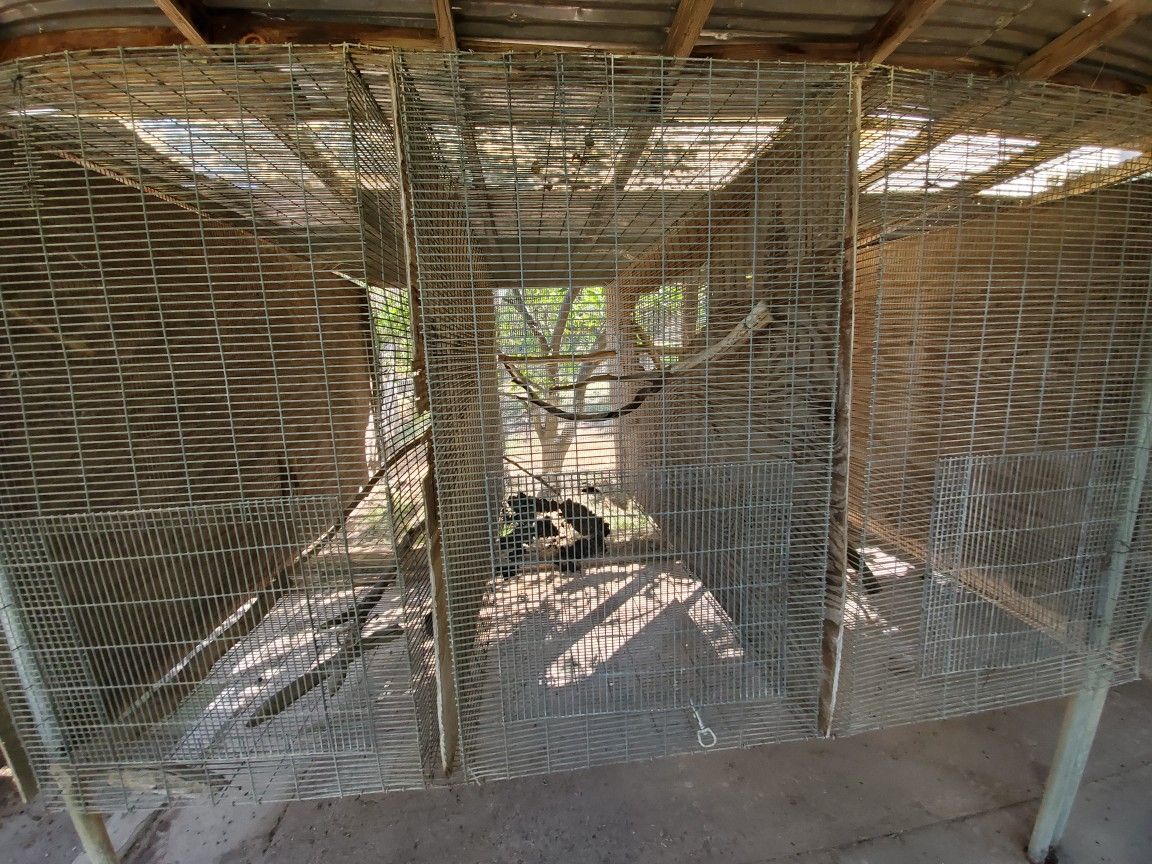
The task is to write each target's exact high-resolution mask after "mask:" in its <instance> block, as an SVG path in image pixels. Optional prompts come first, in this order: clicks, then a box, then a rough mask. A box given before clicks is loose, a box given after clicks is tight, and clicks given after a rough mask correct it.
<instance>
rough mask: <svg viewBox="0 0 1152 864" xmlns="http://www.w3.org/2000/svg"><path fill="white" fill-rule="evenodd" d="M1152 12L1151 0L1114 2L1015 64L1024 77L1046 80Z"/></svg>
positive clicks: (1121, 0) (1119, 0) (1017, 72)
mask: <svg viewBox="0 0 1152 864" xmlns="http://www.w3.org/2000/svg"><path fill="white" fill-rule="evenodd" d="M1150 12H1152V0H1112V2H1111V3H1109V4H1108V5H1107V6H1105V7H1104V8H1102V9H1099V10H1097V11H1096V12H1093V13H1092V14H1091V15H1089V16H1088V17H1087V18H1084V19H1083V20H1081V21H1080V22H1079V23H1077V24H1076V25H1075V26H1074V27H1071V28H1069V29H1068V30H1065V31H1064V32H1063V33H1061V34H1060V35H1059V36H1057V37H1056V38H1055V39H1053V40H1052V41H1051V42H1049V43H1048V44H1047V45H1045V46H1044V47H1043V48H1041V49H1040V50H1039V51H1037V52H1036V53H1035V54H1032V55H1031V56H1029V57H1025V58H1024V59H1023V60H1021V61H1020V62H1019V63H1018V64H1017V65H1016V70H1015V71H1016V74H1017V75H1018V76H1019V77H1021V78H1026V79H1029V80H1033V81H1043V80H1045V79H1047V78H1051V77H1052V76H1053V75H1055V74H1056V73H1057V72H1060V71H1061V70H1063V69H1066V68H1067V67H1069V66H1071V65H1072V64H1073V63H1075V62H1076V61H1077V60H1079V59H1081V58H1083V57H1086V56H1087V55H1088V54H1091V53H1092V52H1093V51H1095V50H1096V49H1097V48H1099V47H1100V46H1101V45H1103V44H1104V43H1105V42H1107V41H1109V40H1110V39H1114V38H1115V37H1116V36H1119V35H1120V34H1121V33H1122V32H1124V30H1126V29H1128V27H1130V26H1131V25H1132V24H1134V23H1135V22H1136V21H1138V20H1140V19H1141V18H1142V17H1144V16H1145V15H1147V14H1149V13H1150Z"/></svg>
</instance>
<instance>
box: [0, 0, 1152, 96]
mask: <svg viewBox="0 0 1152 864" xmlns="http://www.w3.org/2000/svg"><path fill="white" fill-rule="evenodd" d="M1107 3H1108V0H947V2H945V3H943V4H942V5H941V6H940V7H939V8H938V9H937V10H936V11H935V12H934V13H933V14H932V16H931V17H930V18H929V20H928V21H927V22H926V23H925V24H924V25H923V26H921V27H920V28H919V29H918V30H917V31H916V32H914V33H913V34H912V36H911V37H909V38H908V40H907V41H906V42H904V43H903V44H902V45H901V46H900V47H899V49H898V50H897V52H896V54H894V55H893V56H892V58H891V61H892V62H895V63H898V64H903V65H921V64H932V65H939V63H940V62H941V61H946V60H948V59H949V58H952V59H956V60H959V61H968V62H971V63H974V64H987V65H995V66H999V67H1011V66H1014V65H1015V64H1016V63H1018V62H1019V61H1020V60H1022V59H1023V58H1025V57H1027V56H1028V55H1029V54H1031V53H1033V52H1035V51H1036V50H1038V49H1039V48H1041V47H1042V46H1044V45H1045V44H1047V43H1048V42H1050V41H1051V40H1052V39H1053V38H1055V37H1056V36H1058V35H1059V34H1060V33H1062V32H1064V31H1066V30H1068V29H1069V28H1070V27H1072V26H1073V25H1075V24H1076V23H1077V22H1078V21H1080V20H1081V19H1082V18H1084V17H1085V16H1086V15H1088V14H1090V13H1092V12H1094V11H1097V10H1099V9H1102V8H1104V7H1105V6H1107ZM203 5H204V6H205V7H206V14H207V15H208V16H213V15H215V16H228V15H231V16H233V18H235V16H237V15H243V14H246V15H247V16H248V20H251V21H255V22H259V21H260V20H261V19H264V20H267V21H268V22H269V23H279V22H284V21H287V22H296V23H307V22H327V23H331V24H337V25H364V26H371V27H397V28H409V29H415V30H418V31H425V32H429V33H431V31H432V30H433V29H434V27H435V16H434V13H433V7H432V0H391V2H376V0H313V2H307V0H204V3H203ZM676 6H677V2H676V0H583V2H578V3H577V2H566V0H544V2H516V0H454V2H452V10H453V16H454V21H455V27H456V33H457V36H458V37H459V39H460V40H461V42H462V43H463V44H464V45H466V46H468V45H471V46H475V47H485V46H486V45H496V44H497V43H506V44H508V45H515V44H525V45H530V44H556V45H563V46H577V47H578V46H587V47H592V48H606V49H613V48H615V49H617V50H632V51H644V52H659V51H660V50H661V48H662V47H663V45H664V41H665V39H666V37H667V32H668V27H669V25H670V24H671V22H672V18H673V15H674V14H675V9H676ZM890 7H891V0H827V2H821V3H807V4H798V3H796V2H795V0H716V3H715V5H714V7H713V9H712V13H711V16H710V17H709V19H708V22H707V24H706V25H705V27H704V30H703V32H702V33H701V36H700V39H699V41H698V43H697V44H698V47H699V48H700V50H702V51H707V50H708V49H710V48H711V49H712V50H716V49H717V48H720V47H722V46H730V45H735V44H738V43H745V42H756V43H760V44H766V45H774V46H794V45H795V46H802V47H803V46H813V48H814V49H815V50H814V51H803V52H802V53H805V54H806V55H807V56H820V55H819V49H823V50H824V51H825V52H826V53H830V54H832V55H835V53H836V51H837V50H838V49H839V50H841V51H842V52H843V54H844V55H845V56H846V55H847V54H848V53H849V52H851V50H852V48H853V46H855V45H856V44H857V43H859V41H860V39H861V38H862V37H863V36H864V35H865V34H866V33H868V31H869V30H870V29H871V28H872V27H873V25H874V24H875V23H876V21H877V20H878V19H879V18H880V17H881V16H883V15H884V14H885V13H886V12H887V11H888V9H889V8H890ZM166 26H168V22H167V19H165V17H164V16H163V15H162V14H161V13H160V11H159V10H158V9H157V8H156V7H155V6H154V4H153V2H152V0H97V2H90V0H0V40H5V39H12V38H15V37H20V36H29V35H34V34H42V33H49V32H56V31H70V30H81V29H93V28H148V27H151V28H162V27H166ZM338 38H343V35H341V36H339V37H338ZM1071 68H1072V69H1074V70H1076V71H1077V72H1078V73H1079V74H1080V77H1082V78H1085V79H1087V80H1091V79H1092V76H1095V75H1100V76H1110V77H1113V78H1116V77H1118V78H1122V79H1125V80H1127V81H1130V82H1134V83H1137V84H1139V85H1142V86H1146V85H1149V84H1152V19H1149V18H1146V19H1144V20H1143V21H1141V22H1138V23H1136V24H1135V25H1132V26H1131V27H1130V28H1129V29H1128V30H1127V31H1126V32H1124V33H1122V34H1120V35H1118V36H1116V37H1115V38H1114V39H1112V40H1110V41H1109V42H1108V43H1106V44H1105V45H1104V46H1102V47H1101V48H1099V49H1097V50H1095V51H1093V52H1092V53H1091V54H1089V55H1088V56H1087V57H1086V58H1084V59H1083V60H1081V61H1079V62H1078V63H1076V64H1074V65H1073V67H1071Z"/></svg>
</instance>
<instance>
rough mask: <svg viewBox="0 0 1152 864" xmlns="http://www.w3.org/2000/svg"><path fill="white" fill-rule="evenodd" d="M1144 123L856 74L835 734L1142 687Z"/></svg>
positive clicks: (948, 83)
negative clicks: (1137, 682)
mask: <svg viewBox="0 0 1152 864" xmlns="http://www.w3.org/2000/svg"><path fill="white" fill-rule="evenodd" d="M1150 120H1152V110H1150V109H1149V107H1148V106H1147V105H1146V103H1143V102H1142V101H1140V100H1130V99H1123V98H1113V97H1110V96H1105V95H1101V94H1094V93H1088V92H1081V91H1076V90H1071V89H1068V88H1060V87H1051V86H1043V85H1036V84H1025V83H1022V82H986V81H974V80H971V79H962V78H955V77H948V76H939V75H922V74H915V73H908V72H896V71H887V72H883V73H877V74H875V75H874V76H873V77H872V78H871V79H869V81H868V82H866V85H865V101H864V111H863V121H862V132H861V149H860V172H861V182H860V208H859V209H860V238H859V242H860V252H859V256H860V258H859V270H858V283H857V291H856V338H855V347H854V356H853V374H854V382H853V433H852V442H853V449H852V470H851V483H852V489H851V495H850V529H851V535H850V536H851V537H852V544H853V545H852V549H851V550H850V559H851V560H852V562H853V564H854V565H855V573H856V579H855V580H854V582H853V584H852V585H851V586H850V590H849V595H848V598H847V603H846V608H845V621H844V626H845V634H844V656H843V668H842V673H841V687H840V692H839V694H838V701H837V709H838V710H837V716H836V723H835V727H834V728H835V729H836V730H837V731H839V732H841V733H848V732H856V731H861V730H863V729H869V728H875V727H878V726H883V725H890V724H893V723H899V722H908V721H914V720H924V719H930V718H935V717H941V716H948V715H954V714H960V713H967V712H973V711H979V710H986V709H989V708H997V707H1002V706H1005V705H1009V704H1014V703H1019V702H1026V701H1032V700H1037V699H1044V698H1050V697H1054V696H1058V695H1061V694H1065V693H1068V692H1070V691H1071V690H1073V689H1075V688H1076V687H1077V686H1078V685H1079V684H1080V683H1081V682H1082V681H1083V680H1084V676H1085V674H1086V672H1087V671H1088V670H1089V669H1090V668H1092V667H1095V666H1096V665H1098V664H1103V665H1104V666H1105V667H1106V668H1108V669H1110V670H1111V671H1112V672H1113V673H1114V674H1115V676H1116V679H1115V680H1118V681H1121V680H1125V679H1127V678H1129V677H1131V676H1132V675H1133V674H1134V673H1135V657H1136V650H1137V646H1138V642H1139V638H1140V633H1141V629H1142V628H1143V626H1144V624H1145V621H1146V616H1147V609H1148V585H1149V577H1150V575H1152V573H1150V571H1149V565H1150V563H1152V561H1150V558H1149V548H1148V533H1147V527H1148V513H1149V511H1148V509H1147V508H1148V506H1149V501H1148V499H1147V495H1146V493H1145V492H1144V491H1143V490H1141V489H1139V488H1135V487H1134V486H1133V481H1132V478H1133V476H1135V475H1136V473H1137V472H1135V471H1134V470H1133V465H1134V460H1136V459H1138V458H1140V454H1139V453H1138V452H1137V451H1136V450H1135V449H1134V444H1135V442H1136V440H1137V430H1138V428H1139V427H1140V426H1142V425H1143V424H1146V423H1147V422H1148V417H1147V416H1145V412H1147V410H1148V405H1147V401H1146V400H1147V399H1148V396H1149V394H1150V393H1152V390H1150V389H1149V388H1150V387H1152V380H1150V378H1149V376H1150V369H1152V367H1150V366H1149V358H1150V354H1149V352H1150V350H1152V344H1149V341H1148V339H1149V337H1148V333H1149V332H1150V331H1149V314H1150V311H1152V310H1150V298H1152V278H1150V273H1152V270H1150V266H1152V231H1150V227H1152V224H1150V223H1152V182H1150V180H1149V169H1150V168H1152V165H1150V164H1149V162H1148V129H1149V128H1150V126H1149V122H1150ZM1144 456H1145V458H1146V454H1144ZM1142 496H1143V497H1142ZM1135 507H1139V508H1140V513H1141V515H1140V518H1139V520H1138V522H1137V526H1136V531H1135V535H1134V536H1132V537H1129V536H1125V535H1124V518H1123V517H1124V513H1125V511H1129V510H1131V509H1132V508H1135ZM1118 549H1119V550H1127V549H1130V550H1131V551H1130V553H1126V554H1128V560H1127V564H1126V568H1125V570H1124V572H1122V573H1115V574H1113V572H1112V569H1113V567H1114V561H1118V560H1122V559H1120V558H1117V557H1116V551H1117V550H1118ZM1114 575H1115V576H1117V577H1119V578H1118V579H1113V578H1112V577H1113V576H1114ZM1114 592H1115V593H1114Z"/></svg>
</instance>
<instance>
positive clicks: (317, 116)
mask: <svg viewBox="0 0 1152 864" xmlns="http://www.w3.org/2000/svg"><path fill="white" fill-rule="evenodd" d="M2 74H3V76H4V81H3V85H2V88H3V93H4V94H5V95H4V96H3V100H4V104H3V106H2V108H0V189H2V190H3V195H2V198H0V224H2V225H3V230H4V235H5V245H4V248H3V250H2V251H0V280H2V282H3V319H2V320H3V329H2V331H0V332H2V334H3V339H4V343H5V345H4V352H3V355H2V359H0V362H2V363H3V374H0V405H2V419H0V424H2V428H0V439H2V444H0V476H2V478H3V482H2V483H0V487H2V488H0V517H2V518H3V525H2V526H0V535H2V537H3V540H2V542H0V546H2V552H0V556H2V557H0V566H2V567H3V574H2V575H3V577H4V578H3V579H0V581H2V582H3V583H4V585H5V592H6V593H5V596H4V597H3V606H4V623H5V628H4V629H5V636H6V646H5V649H6V653H7V655H8V656H7V657H6V658H5V662H4V664H2V666H0V668H2V669H3V671H4V673H5V676H6V677H5V681H4V686H5V690H6V691H7V693H8V694H9V702H10V708H11V710H12V712H13V714H14V715H15V718H14V719H15V721H16V723H17V725H18V727H19V728H20V730H21V735H22V739H23V740H24V741H25V742H28V747H29V749H30V751H31V753H30V756H31V759H32V762H33V765H34V767H35V768H36V771H37V774H38V776H39V778H40V780H41V782H42V784H43V785H44V787H45V788H46V789H47V791H48V792H49V795H50V797H52V798H55V799H57V800H58V798H59V795H60V794H61V793H62V791H63V789H64V788H65V787H67V788H68V789H70V790H71V794H73V795H76V796H78V797H79V800H80V802H81V803H83V804H84V805H85V806H89V807H92V808H93V809H98V810H104V809H121V808H124V807H130V806H153V805H155V804H157V803H160V802H162V801H164V800H170V799H174V798H184V797H205V796H207V797H211V798H212V799H214V800H221V799H232V800H270V799H284V798H299V797H307V796H317V795H331V794H341V793H350V792H356V791H365V790H378V789H385V788H406V787H411V786H418V785H421V784H422V783H423V779H424V770H423V765H422V761H421V755H420V754H421V748H420V742H419V741H418V740H417V722H416V711H415V705H414V700H413V684H412V679H413V676H412V674H411V672H410V662H409V651H406V650H405V643H406V642H407V644H408V647H409V649H410V650H411V657H412V659H413V660H419V656H420V651H421V650H422V649H421V646H422V645H423V644H424V643H425V642H427V641H428V639H429V637H427V636H424V635H423V630H424V628H423V627H422V626H421V625H422V618H423V615H424V614H426V607H427V605H428V604H427V600H426V596H427V589H426V587H425V589H424V592H423V596H422V595H421V594H420V581H419V578H420V577H423V580H424V585H425V586H426V585H427V576H426V571H427V568H426V566H417V563H416V558H418V557H419V555H420V554H422V553H423V545H422V544H423V541H422V539H421V538H419V537H417V536H413V533H414V532H412V530H411V528H412V522H413V519H414V517H413V516H412V511H413V509H414V508H416V507H417V506H419V486H420V479H419V473H420V466H419V465H417V464H415V462H416V461H418V460H417V459H415V458H409V459H408V461H407V462H404V461H403V458H402V457H404V456H405V454H406V453H415V451H414V450H412V449H411V448H409V449H408V450H405V449H404V447H405V445H406V442H408V441H409V440H411V438H412V437H413V436H416V435H419V433H420V429H419V428H418V418H417V417H416V409H415V404H414V402H415V396H414V394H413V393H412V388H411V380H410V379H411V375H410V368H409V366H410V364H411V362H412V356H411V355H412V341H411V336H410V333H409V330H408V321H407V311H406V309H407V307H406V304H407V287H406V286H407V272H406V268H405V265H404V255H403V249H404V246H403V243H402V242H401V241H400V240H399V239H398V238H400V237H402V236H403V233H404V232H403V228H402V223H401V221H400V217H399V208H398V205H397V201H398V200H399V177H398V163H397V159H396V155H395V147H394V144H393V142H392V140H391V139H392V135H391V128H392V127H391V124H389V123H387V122H384V121H383V120H382V119H381V114H382V112H386V111H387V110H388V109H387V106H388V104H389V103H388V101H387V100H385V101H384V102H383V103H380V104H377V103H375V102H370V100H366V99H365V96H364V88H363V87H362V86H361V85H359V84H358V83H357V80H356V76H355V70H353V69H352V68H351V67H350V66H349V65H348V64H347V63H346V62H345V61H344V58H343V57H342V56H341V55H340V54H339V53H334V52H332V51H330V50H325V51H319V52H315V51H314V52H301V51H296V50H293V49H272V50H240V49H235V50H233V49H220V50H212V51H196V52H187V51H167V50H166V51H140V52H105V53H97V54H91V55H83V56H64V57H62V58H56V59H52V60H47V61H43V62H37V63H19V64H15V65H12V66H8V67H5V69H4V70H3V73H2ZM381 105H383V108H382V107H381ZM398 250H399V251H398ZM400 286H404V287H403V289H401V287H400ZM394 455H395V456H398V457H401V458H400V460H399V461H393V460H392V458H391V457H392V456H394ZM381 466H384V467H381ZM385 468H386V469H387V471H390V472H391V477H390V479H391V480H393V481H394V485H395V487H396V490H397V491H396V494H395V495H389V494H388V493H387V489H386V488H385V487H383V486H381V485H380V484H376V485H373V486H369V485H367V484H368V483H369V480H370V476H369V475H370V472H371V471H372V470H373V469H376V474H377V475H379V474H381V473H382V472H384V471H385ZM413 477H415V479H412V478H413ZM413 485H414V486H415V487H416V492H413V491H412V487H413ZM362 486H363V487H364V488H363V489H362V488H361V487H362ZM414 498H415V500H416V503H415V504H413V499H414ZM397 532H400V533H399V534H398V533H397ZM398 537H399V538H401V539H400V540H398V539H397V538H398ZM401 553H402V554H401ZM398 561H401V562H402V563H398ZM404 573H410V574H411V573H414V574H417V578H415V579H414V580H412V581H408V580H404V579H403V578H400V577H402V576H403V575H404ZM405 601H407V603H406V602H405ZM416 622H420V624H417V623H416ZM405 636H406V637H407V639H405V638H403V637H405ZM425 678H426V676H425ZM418 680H424V679H418ZM421 686H422V685H420V684H417V686H416V689H417V690H420V687H421ZM424 689H427V688H426V687H425V688H424ZM21 694H24V695H21ZM429 734H431V735H433V737H434V736H435V732H434V730H432V731H431V732H430V733H429ZM425 749H427V748H426V747H425Z"/></svg>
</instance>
